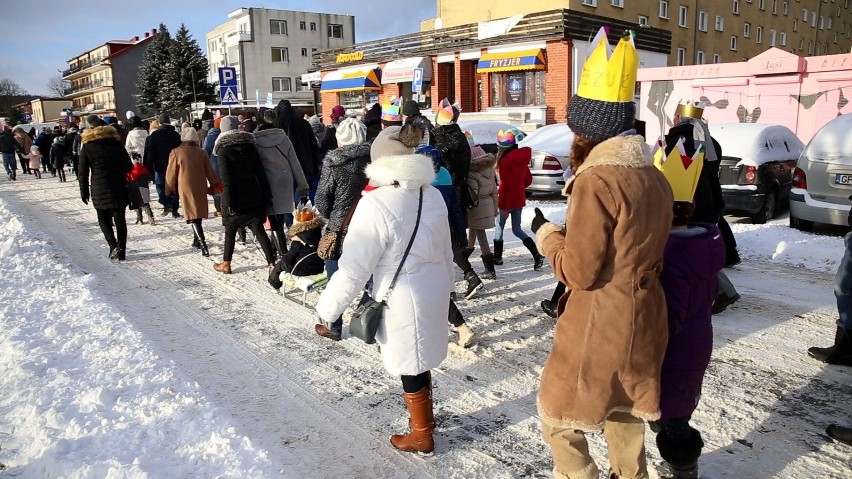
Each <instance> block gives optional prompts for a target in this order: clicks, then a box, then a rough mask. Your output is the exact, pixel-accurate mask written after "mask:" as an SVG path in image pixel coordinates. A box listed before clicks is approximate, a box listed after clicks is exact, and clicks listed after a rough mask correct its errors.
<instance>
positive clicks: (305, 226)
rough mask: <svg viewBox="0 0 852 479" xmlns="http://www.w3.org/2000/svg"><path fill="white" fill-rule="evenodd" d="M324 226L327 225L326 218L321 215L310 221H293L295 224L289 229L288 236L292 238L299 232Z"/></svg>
mask: <svg viewBox="0 0 852 479" xmlns="http://www.w3.org/2000/svg"><path fill="white" fill-rule="evenodd" d="M323 226H325V218H323V217H321V216H316V217H314V219H312V220H310V221H303V222H301V223H293V226H291V227H290V228H289V229H288V230H287V236H289V237H291V238H295V237H296V235H297V234H299V233H304V232H305V231H308V230H313V229H317V228H322V227H323Z"/></svg>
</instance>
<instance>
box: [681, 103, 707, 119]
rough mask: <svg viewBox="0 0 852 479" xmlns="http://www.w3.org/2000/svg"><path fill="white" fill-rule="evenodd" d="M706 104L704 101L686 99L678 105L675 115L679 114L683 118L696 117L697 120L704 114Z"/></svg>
mask: <svg viewBox="0 0 852 479" xmlns="http://www.w3.org/2000/svg"><path fill="white" fill-rule="evenodd" d="M704 106H705V105H704V103H703V102H694V103H693V102H690V101H684V102H681V103H679V104H678V105H677V108H676V109H675V115H678V116H680V117H681V118H695V119H696V120H700V119H701V117H702V116H703V115H704Z"/></svg>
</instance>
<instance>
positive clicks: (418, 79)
mask: <svg viewBox="0 0 852 479" xmlns="http://www.w3.org/2000/svg"><path fill="white" fill-rule="evenodd" d="M422 91H423V69H422V68H415V69H414V78H412V80H411V92H412V93H420V92H422Z"/></svg>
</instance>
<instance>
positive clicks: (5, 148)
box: [0, 131, 18, 153]
mask: <svg viewBox="0 0 852 479" xmlns="http://www.w3.org/2000/svg"><path fill="white" fill-rule="evenodd" d="M17 145H18V142H17V141H15V137H14V136H12V132H11V131H0V153H15V151H17V149H18V148H17Z"/></svg>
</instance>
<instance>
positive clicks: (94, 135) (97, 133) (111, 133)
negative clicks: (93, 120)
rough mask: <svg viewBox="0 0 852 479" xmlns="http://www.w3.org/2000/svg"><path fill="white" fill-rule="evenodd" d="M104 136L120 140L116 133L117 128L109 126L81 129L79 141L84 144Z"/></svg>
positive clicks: (101, 138)
mask: <svg viewBox="0 0 852 479" xmlns="http://www.w3.org/2000/svg"><path fill="white" fill-rule="evenodd" d="M104 138H112V139H114V140H116V141H121V135H119V134H118V130H116V129H115V128H113V127H111V126H99V127H96V128H88V129H86V130H85V131H83V136H82V138H81V139H80V141H81V143H82V144H86V143H88V142H90V141H98V140H103V139H104Z"/></svg>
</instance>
